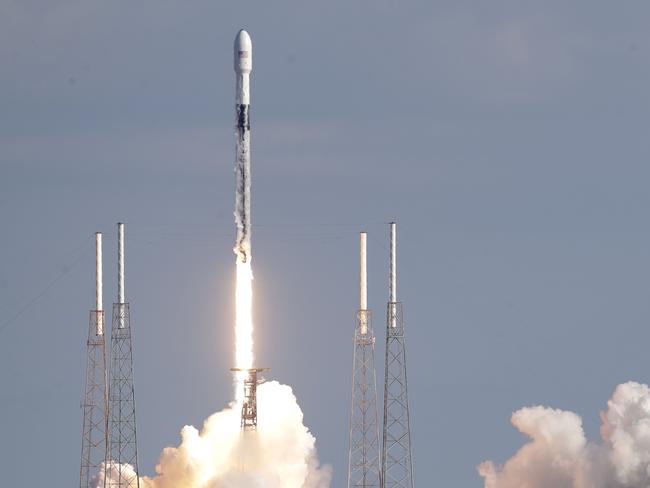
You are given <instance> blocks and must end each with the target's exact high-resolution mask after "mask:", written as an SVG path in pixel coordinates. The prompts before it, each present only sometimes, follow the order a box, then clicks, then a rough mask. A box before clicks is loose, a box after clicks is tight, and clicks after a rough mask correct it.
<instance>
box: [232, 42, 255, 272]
mask: <svg viewBox="0 0 650 488" xmlns="http://www.w3.org/2000/svg"><path fill="white" fill-rule="evenodd" d="M234 67H235V73H236V80H237V87H236V92H235V97H236V105H235V108H236V119H237V129H236V158H235V178H236V183H235V184H236V193H235V224H236V225H237V240H236V242H235V248H234V251H235V254H237V259H238V260H239V261H241V262H243V263H245V262H247V261H248V260H249V259H250V253H251V155H250V148H251V144H250V142H251V125H250V119H249V108H250V73H251V71H252V68H253V45H252V43H251V38H250V36H249V35H248V32H246V31H245V30H243V29H242V30H240V31H239V32H238V33H237V37H235V45H234Z"/></svg>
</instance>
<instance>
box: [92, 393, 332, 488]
mask: <svg viewBox="0 0 650 488" xmlns="http://www.w3.org/2000/svg"><path fill="white" fill-rule="evenodd" d="M258 405H259V417H258V428H257V431H251V432H245V433H243V432H242V431H241V429H240V426H239V423H240V416H241V411H240V407H238V406H237V404H236V403H235V402H233V404H231V406H230V407H228V408H226V409H224V410H222V411H221V412H217V413H215V414H213V415H211V416H210V417H209V418H208V419H207V420H206V421H205V423H204V425H203V429H202V430H201V432H199V431H198V430H197V429H196V428H195V427H192V426H185V427H184V428H183V429H182V430H181V438H182V440H181V444H180V445H179V446H178V447H167V448H165V449H164V450H163V452H162V454H161V456H160V461H159V464H158V465H157V466H156V473H157V475H156V476H153V477H151V478H150V477H146V476H145V477H142V478H141V479H140V488H258V487H259V488H329V486H330V478H331V469H330V467H329V466H321V465H320V464H319V462H318V458H317V456H316V448H315V439H314V436H313V435H311V433H310V432H309V430H308V429H307V428H306V427H305V426H304V425H303V414H302V411H301V410H300V407H299V406H298V403H297V401H296V397H295V396H294V394H293V392H292V391H291V388H290V387H289V386H286V385H281V384H279V383H277V382H275V381H272V382H268V383H264V384H262V385H260V387H259V388H258ZM103 486H104V484H103V476H100V479H99V483H98V485H97V487H98V488H102V487H103Z"/></svg>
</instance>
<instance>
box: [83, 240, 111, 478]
mask: <svg viewBox="0 0 650 488" xmlns="http://www.w3.org/2000/svg"><path fill="white" fill-rule="evenodd" d="M86 345H87V359H86V389H85V392H84V398H83V402H82V404H81V407H82V408H83V432H82V435H81V474H80V480H79V487H80V488H91V487H94V486H95V478H96V477H97V476H98V475H99V470H100V468H101V465H102V463H103V462H104V459H105V456H106V422H107V419H108V417H107V410H106V406H107V405H106V400H107V398H106V394H107V391H106V387H107V385H106V345H105V341H104V307H103V304H102V233H101V232H97V233H95V309H94V310H91V311H90V321H89V323H88V341H87V342H86Z"/></svg>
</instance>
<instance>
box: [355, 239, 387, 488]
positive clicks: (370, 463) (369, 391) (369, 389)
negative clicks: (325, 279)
mask: <svg viewBox="0 0 650 488" xmlns="http://www.w3.org/2000/svg"><path fill="white" fill-rule="evenodd" d="M360 251H361V252H360V254H361V259H360V264H361V266H360V275H359V278H360V287H359V288H360V294H359V302H360V303H359V311H358V312H357V320H356V326H355V330H354V359H353V365H352V402H351V409H350V444H349V447H350V450H349V453H348V488H370V487H376V488H379V487H380V486H381V483H380V466H379V430H378V425H377V383H376V376H375V336H374V334H373V332H372V320H371V318H372V317H371V314H370V311H369V310H368V288H367V273H366V233H365V232H362V233H361V236H360Z"/></svg>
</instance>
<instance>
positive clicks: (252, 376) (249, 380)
mask: <svg viewBox="0 0 650 488" xmlns="http://www.w3.org/2000/svg"><path fill="white" fill-rule="evenodd" d="M268 370H269V368H250V369H241V368H231V369H230V371H234V372H240V371H243V372H245V373H246V378H244V383H243V386H244V400H243V402H242V406H241V430H242V431H244V432H248V431H251V430H257V387H258V386H259V385H261V384H262V383H264V382H265V381H266V380H265V379H264V378H262V377H261V376H259V373H262V372H264V371H268Z"/></svg>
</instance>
